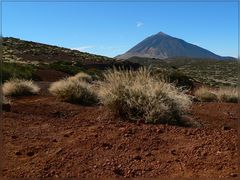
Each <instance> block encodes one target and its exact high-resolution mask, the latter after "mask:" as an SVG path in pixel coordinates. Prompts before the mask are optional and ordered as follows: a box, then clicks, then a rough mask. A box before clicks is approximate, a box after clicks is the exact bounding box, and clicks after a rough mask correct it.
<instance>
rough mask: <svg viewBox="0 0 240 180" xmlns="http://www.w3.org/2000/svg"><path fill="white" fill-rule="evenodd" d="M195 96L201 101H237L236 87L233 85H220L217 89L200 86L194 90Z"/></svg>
mask: <svg viewBox="0 0 240 180" xmlns="http://www.w3.org/2000/svg"><path fill="white" fill-rule="evenodd" d="M195 96H196V98H197V99H198V100H200V101H203V102H213V101H218V102H232V103H237V102H238V92H237V88H233V87H221V88H218V89H210V88H207V87H201V88H199V89H198V90H196V91H195Z"/></svg>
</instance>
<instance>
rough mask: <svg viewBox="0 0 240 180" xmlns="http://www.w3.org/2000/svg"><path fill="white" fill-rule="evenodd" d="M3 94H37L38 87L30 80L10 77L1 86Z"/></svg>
mask: <svg viewBox="0 0 240 180" xmlns="http://www.w3.org/2000/svg"><path fill="white" fill-rule="evenodd" d="M2 90H3V94H4V95H5V96H22V95H34V94H38V93H39V91H40V88H39V87H38V85H37V84H35V83H34V82H33V81H32V80H24V79H11V80H9V81H6V82H5V83H4V84H3V87H2Z"/></svg>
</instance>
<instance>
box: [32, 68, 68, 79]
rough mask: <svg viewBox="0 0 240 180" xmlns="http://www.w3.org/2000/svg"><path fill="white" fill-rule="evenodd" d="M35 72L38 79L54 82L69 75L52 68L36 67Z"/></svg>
mask: <svg viewBox="0 0 240 180" xmlns="http://www.w3.org/2000/svg"><path fill="white" fill-rule="evenodd" d="M35 74H36V76H37V77H38V79H39V80H41V81H50V82H54V81H57V80H59V79H62V78H65V77H68V76H69V74H67V73H64V72H61V71H56V70H53V69H38V70H37V71H36V73H35Z"/></svg>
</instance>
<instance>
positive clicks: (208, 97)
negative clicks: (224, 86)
mask: <svg viewBox="0 0 240 180" xmlns="http://www.w3.org/2000/svg"><path fill="white" fill-rule="evenodd" d="M194 95H195V96H196V98H197V99H198V100H199V101H202V102H214V101H217V100H218V97H217V95H216V94H215V93H214V92H213V91H211V90H210V89H208V88H206V87H201V88H199V89H197V90H196V91H195V93H194Z"/></svg>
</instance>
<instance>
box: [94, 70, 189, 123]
mask: <svg viewBox="0 0 240 180" xmlns="http://www.w3.org/2000/svg"><path fill="white" fill-rule="evenodd" d="M104 77H105V80H104V81H102V82H99V85H100V87H99V93H98V95H99V99H100V101H101V103H102V104H103V105H106V106H108V107H109V108H110V109H112V110H113V111H114V112H115V113H116V114H117V115H119V116H121V117H124V118H128V119H130V120H139V119H143V120H144V121H145V122H147V123H148V122H150V123H159V122H160V123H167V122H169V123H171V122H175V121H178V120H180V117H181V115H182V114H183V113H185V112H187V110H188V109H189V107H190V105H191V100H190V98H189V96H187V95H186V94H184V92H183V91H181V90H180V89H177V88H176V87H175V86H173V85H172V84H169V83H166V82H165V81H164V80H163V79H157V78H155V77H154V76H152V75H151V71H150V70H148V69H144V68H141V69H139V70H138V71H131V70H127V71H123V70H116V69H114V70H109V71H107V72H106V73H105V74H104Z"/></svg>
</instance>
